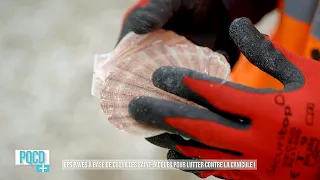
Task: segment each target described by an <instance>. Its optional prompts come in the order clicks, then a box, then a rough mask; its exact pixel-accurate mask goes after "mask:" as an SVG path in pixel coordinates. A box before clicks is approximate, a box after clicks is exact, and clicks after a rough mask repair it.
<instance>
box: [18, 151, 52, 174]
mask: <svg viewBox="0 0 320 180" xmlns="http://www.w3.org/2000/svg"><path fill="white" fill-rule="evenodd" d="M15 165H17V166H35V167H36V172H50V150H15Z"/></svg>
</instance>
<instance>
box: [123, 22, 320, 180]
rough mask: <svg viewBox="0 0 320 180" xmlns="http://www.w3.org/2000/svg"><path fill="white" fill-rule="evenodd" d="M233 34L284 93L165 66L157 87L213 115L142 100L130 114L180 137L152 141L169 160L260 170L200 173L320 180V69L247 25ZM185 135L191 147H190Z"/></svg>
mask: <svg viewBox="0 0 320 180" xmlns="http://www.w3.org/2000/svg"><path fill="white" fill-rule="evenodd" d="M230 35H231V37H232V39H233V40H234V42H235V44H236V45H237V46H238V47H239V49H240V51H241V52H242V53H243V54H244V55H245V56H246V57H247V58H248V60H249V61H250V62H251V63H253V64H254V65H255V66H257V67H259V68H260V69H261V70H263V71H265V72H266V73H268V74H270V75H272V76H273V77H275V78H277V79H278V80H279V81H281V82H282V83H283V84H284V89H283V90H281V91H277V90H273V89H254V88H250V87H246V86H242V85H238V84H234V83H232V82H226V83H224V84H220V83H221V82H222V80H221V79H217V78H213V77H209V76H206V75H204V74H199V73H197V72H194V71H191V70H188V69H182V68H174V67H161V68H159V69H158V70H157V71H155V72H154V74H153V83H154V85H155V86H157V87H158V88H161V89H163V90H165V91H167V92H170V93H173V94H176V95H178V96H181V97H184V98H186V99H189V100H191V101H193V102H196V103H198V104H200V105H202V106H204V107H206V108H207V109H201V108H198V107H192V106H187V105H183V104H179V103H176V102H171V101H166V100H160V99H154V98H150V97H140V98H138V99H135V100H133V101H131V103H130V104H129V112H130V114H131V116H132V117H133V118H134V119H136V120H137V121H139V122H142V123H146V124H148V125H150V126H154V127H158V128H161V129H164V130H167V131H168V132H171V133H175V134H177V135H171V134H162V135H159V136H156V137H151V138H148V140H149V141H150V142H151V143H153V144H155V145H158V146H161V147H164V148H169V149H172V150H173V151H170V152H169V154H168V158H170V159H179V158H183V159H184V158H186V157H189V158H196V159H203V160H205V159H257V167H258V170H256V171H244V170H243V171H236V170H234V171H214V170H212V171H199V172H194V173H196V174H198V175H199V176H200V177H203V178H204V177H208V176H210V175H214V176H219V177H221V178H225V179H234V180H244V179H245V180H278V179H279V180H292V179H297V180H318V179H320V169H319V167H320V166H319V163H320V155H319V152H320V144H319V142H320V131H319V129H320V122H318V121H317V119H318V120H319V119H320V117H319V114H320V109H319V107H318V106H320V96H319V95H318V93H319V92H320V83H319V78H320V64H319V62H317V61H314V60H311V59H307V58H304V57H300V56H297V55H295V54H293V53H291V52H289V51H287V50H285V49H283V48H282V47H281V46H280V45H278V44H277V43H275V42H272V41H271V40H270V39H269V38H268V37H266V36H265V35H262V34H261V33H260V32H258V30H257V29H255V27H254V26H253V25H252V23H251V22H250V21H249V20H248V19H246V18H240V19H237V20H235V21H234V22H233V23H232V24H231V26H230ZM179 135H182V136H185V137H189V138H191V139H192V140H189V141H187V140H184V139H182V138H181V137H180V136H179Z"/></svg>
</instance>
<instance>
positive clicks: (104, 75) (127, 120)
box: [92, 30, 230, 137]
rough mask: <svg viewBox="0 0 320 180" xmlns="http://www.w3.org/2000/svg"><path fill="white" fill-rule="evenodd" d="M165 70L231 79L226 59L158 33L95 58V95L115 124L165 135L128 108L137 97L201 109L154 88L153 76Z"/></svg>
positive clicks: (133, 36)
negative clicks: (164, 100) (156, 71)
mask: <svg viewBox="0 0 320 180" xmlns="http://www.w3.org/2000/svg"><path fill="white" fill-rule="evenodd" d="M161 66H175V67H183V68H187V69H191V70H194V71H198V72H200V73H204V74H207V75H209V76H214V77H218V78H222V79H227V78H228V76H229V73H230V65H229V64H228V62H227V60H226V59H225V57H224V56H223V55H221V54H219V53H217V52H213V51H212V50H211V49H209V48H206V47H200V46H197V45H195V44H193V43H192V42H190V41H189V40H187V39H186V38H185V37H183V36H179V35H177V34H175V33H174V32H172V31H165V30H157V31H155V32H152V33H149V34H146V35H138V34H135V33H133V32H131V33H129V34H128V35H127V36H125V37H124V38H123V39H122V41H121V42H120V43H119V44H118V46H117V47H116V48H115V49H114V50H113V51H112V52H110V53H108V54H101V55H96V56H95V61H94V70H93V71H94V74H93V84H92V95H93V96H96V97H97V98H99V99H100V103H101V108H102V110H103V112H104V113H105V114H106V115H107V116H108V120H109V122H110V123H111V124H113V125H114V126H116V127H117V128H118V129H120V130H123V131H126V132H129V133H132V134H136V135H143V136H145V137H147V136H153V135H157V134H160V133H162V132H163V131H162V130H159V129H155V128H152V127H148V126H146V125H144V124H141V123H139V122H137V121H135V120H133V119H132V118H131V117H130V114H129V112H128V104H129V102H130V101H131V100H132V99H133V98H135V97H137V96H149V97H155V98H160V99H166V100H171V101H176V102H180V103H183V104H189V105H193V106H198V105H196V104H194V103H193V102H190V101H188V100H186V99H183V98H180V97H178V96H176V95H173V94H170V93H168V92H165V91H163V90H161V89H158V88H156V87H155V86H154V85H153V83H152V80H151V78H152V73H153V72H154V71H155V70H156V69H158V68H159V67H161Z"/></svg>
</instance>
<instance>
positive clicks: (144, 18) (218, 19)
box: [119, 0, 239, 67]
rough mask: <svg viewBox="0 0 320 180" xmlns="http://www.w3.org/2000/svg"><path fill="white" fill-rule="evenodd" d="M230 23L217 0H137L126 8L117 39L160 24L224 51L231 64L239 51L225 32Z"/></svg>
mask: <svg viewBox="0 0 320 180" xmlns="http://www.w3.org/2000/svg"><path fill="white" fill-rule="evenodd" d="M230 23H231V20H230V18H229V14H228V11H227V9H226V7H225V6H224V3H223V2H222V1H221V0H140V1H138V3H137V4H136V5H135V6H133V8H131V9H130V10H129V11H128V12H127V14H126V17H125V19H124V22H123V27H122V30H121V33H120V37H119V40H121V39H122V38H123V37H124V36H125V35H126V34H127V33H129V32H130V31H133V32H135V33H137V34H146V33H149V32H152V31H154V30H156V29H159V28H163V29H166V30H171V31H174V32H175V33H177V34H179V35H182V36H185V37H186V38H187V39H189V40H190V41H192V42H193V43H195V44H197V45H200V46H204V47H208V48H210V49H212V50H215V51H221V52H226V54H224V55H225V56H228V59H229V62H230V65H231V67H232V65H233V64H234V63H235V62H236V60H237V59H238V57H239V51H238V49H237V47H236V46H235V44H234V43H233V41H232V40H231V38H230V36H229V34H228V28H229V26H230Z"/></svg>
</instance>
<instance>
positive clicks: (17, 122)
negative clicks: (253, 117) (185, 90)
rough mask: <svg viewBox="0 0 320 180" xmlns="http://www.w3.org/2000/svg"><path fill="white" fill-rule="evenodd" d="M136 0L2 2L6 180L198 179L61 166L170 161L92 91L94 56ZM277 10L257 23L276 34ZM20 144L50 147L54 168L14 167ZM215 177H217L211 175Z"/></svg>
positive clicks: (0, 169) (1, 176) (108, 46)
mask: <svg viewBox="0 0 320 180" xmlns="http://www.w3.org/2000/svg"><path fill="white" fill-rule="evenodd" d="M134 1H135V0H90V1H89V0H1V1H0V102H1V103H0V142H1V143H0V154H1V157H0V180H20V179H30V180H70V179H76V180H104V179H105V180H129V179H130V180H144V179H152V180H180V179H181V180H182V179H183V180H189V179H190V180H191V179H198V178H197V177H196V176H194V175H192V174H188V173H184V172H180V171H62V170H61V160H62V159H90V158H91V159H100V158H101V159H108V158H115V159H117V158H118V159H123V158H129V159H139V158H140V159H144V158H145V159H146V158H150V159H151V158H156V159H165V157H166V150H164V149H160V148H158V147H155V146H153V145H151V144H149V143H147V142H146V141H145V140H144V139H142V138H140V137H134V136H131V135H129V134H126V133H123V132H119V131H117V130H116V129H115V128H113V127H112V126H111V125H109V124H108V122H107V120H106V118H105V117H104V115H103V113H102V112H101V110H100V105H99V102H98V100H97V99H95V98H94V97H92V96H91V94H90V88H91V79H92V65H93V56H94V54H95V53H106V52H109V51H111V50H112V48H113V47H114V44H115V42H116V39H117V36H118V33H119V30H120V23H121V19H122V16H123V14H124V12H125V10H126V9H127V8H128V7H129V6H130V5H131V4H132V3H134ZM276 20H277V13H275V12H273V13H271V14H270V15H268V16H267V17H266V18H264V19H263V21H262V22H261V23H259V25H258V28H259V29H260V30H261V31H262V32H264V33H269V32H270V30H271V29H272V27H273V25H274V24H275V23H276ZM16 149H49V150H51V153H50V163H51V170H50V172H49V173H36V172H35V170H34V167H32V168H29V167H26V166H24V167H21V166H14V150H16ZM208 179H214V178H208Z"/></svg>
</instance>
